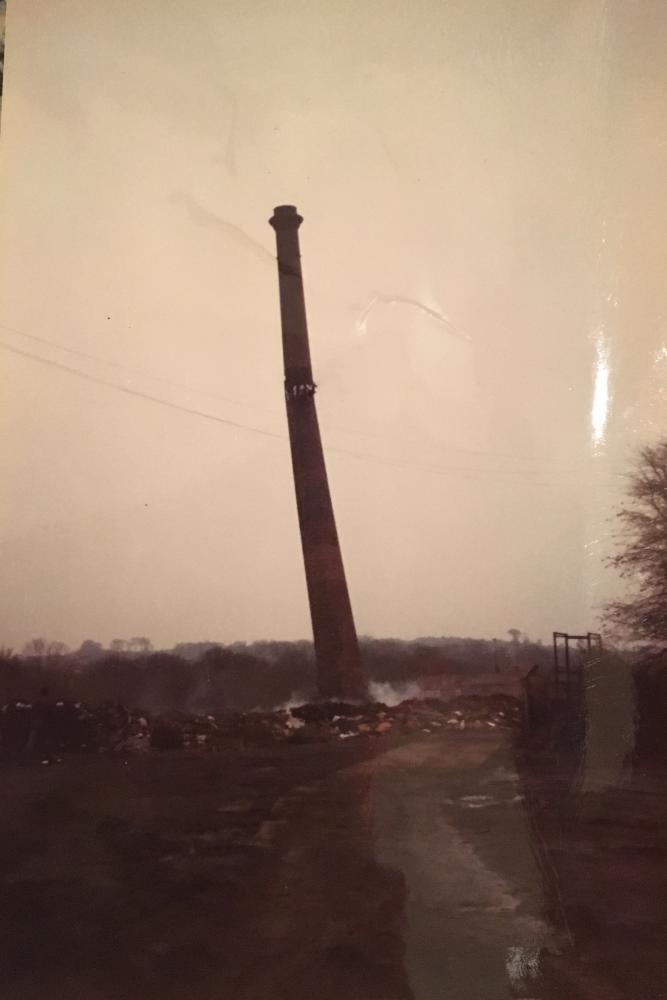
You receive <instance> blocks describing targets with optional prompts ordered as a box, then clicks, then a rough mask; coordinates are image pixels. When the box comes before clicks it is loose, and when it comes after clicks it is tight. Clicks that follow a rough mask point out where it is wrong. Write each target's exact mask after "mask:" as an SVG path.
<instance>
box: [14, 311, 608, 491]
mask: <svg viewBox="0 0 667 1000" xmlns="http://www.w3.org/2000/svg"><path fill="white" fill-rule="evenodd" d="M0 329H2V330H7V331H8V332H10V333H15V334H17V335H18V336H20V337H25V338H26V339H28V340H32V341H34V342H35V343H38V344H44V345H45V346H46V347H50V348H54V349H56V350H58V351H64V352H65V353H67V354H71V355H73V356H74V357H79V358H83V359H84V360H86V361H92V362H93V363H95V364H102V365H106V366H107V367H109V368H114V369H116V370H118V371H124V372H129V373H130V374H132V375H140V376H143V377H145V378H149V379H152V380H154V381H156V382H161V383H163V384H164V385H169V386H172V387H173V388H175V389H179V390H181V391H185V392H187V393H190V392H191V391H192V390H193V389H194V391H196V392H197V394H198V395H201V396H204V397H205V398H207V399H215V400H217V401H219V402H222V403H230V404H232V405H233V406H241V407H245V408H246V409H249V410H256V411H257V412H258V413H266V414H270V415H271V416H273V417H277V416H282V411H278V410H277V409H273V408H269V407H265V406H257V405H256V404H254V403H245V402H243V401H242V400H238V399H233V398H231V397H229V396H222V395H220V394H219V393H211V392H207V391H206V390H204V389H202V388H200V387H198V386H196V385H195V386H191V385H188V384H186V383H184V382H177V381H176V380H174V379H170V378H167V377H166V376H164V375H156V374H154V373H152V372H150V371H148V370H147V369H145V368H135V367H132V366H130V365H125V364H123V363H122V362H119V361H109V360H107V359H106V358H101V357H99V356H98V355H94V354H90V353H88V352H86V351H81V350H78V349H77V348H74V347H69V346H66V345H65V344H59V343H56V342H55V341H53V340H49V339H47V338H46V337H39V336H37V335H36V334H34V333H27V332H26V331H24V330H20V329H18V328H17V327H14V326H9V325H7V324H5V323H0ZM0 346H4V347H5V348H6V349H7V350H12V348H11V347H10V346H9V345H6V344H3V345H0ZM13 350H14V352H15V353H19V354H20V353H21V351H20V350H19V349H17V348H13ZM23 354H24V356H26V357H31V358H33V359H34V360H38V361H41V362H42V363H44V364H46V363H47V361H46V359H44V358H41V357H39V356H37V355H32V354H29V353H28V352H23ZM53 364H54V366H55V367H61V368H62V369H63V370H65V371H71V372H73V373H75V374H76V373H78V374H80V376H81V377H82V378H90V379H91V380H92V381H94V380H95V377H94V376H91V375H88V374H87V373H85V372H80V371H79V369H73V368H70V367H69V366H66V365H60V366H59V365H58V363H57V362H53ZM99 381H100V384H102V385H108V386H110V387H116V388H120V389H122V391H124V392H127V393H130V389H129V388H128V387H122V386H118V385H117V383H112V382H108V381H106V380H102V379H100V380H99ZM134 392H135V394H136V395H138V396H142V395H143V396H144V397H145V398H150V399H151V400H153V401H156V402H162V404H163V405H165V406H172V407H173V408H174V409H178V408H179V407H178V404H176V403H169V402H168V401H165V400H160V399H159V397H153V396H152V395H151V394H150V393H143V394H142V393H141V392H140V390H134ZM181 409H183V410H184V412H186V413H196V414H198V415H203V416H206V414H205V413H204V412H203V411H199V410H195V409H194V408H190V407H181ZM208 418H209V419H212V420H213V419H217V420H220V421H221V422H224V421H223V420H222V418H217V417H214V416H212V415H208ZM228 422H230V423H233V421H228ZM244 426H245V425H244ZM326 427H327V429H328V430H333V431H339V432H340V433H343V434H353V435H356V436H358V437H368V438H373V439H375V440H381V441H389V440H391V441H396V440H403V441H405V442H406V444H409V443H410V442H409V441H408V440H407V439H406V438H400V437H398V438H397V437H396V436H390V435H387V434H380V433H374V432H372V431H363V430H360V429H359V428H354V429H352V428H349V427H342V426H341V425H340V424H326ZM246 429H248V430H251V429H252V428H250V427H247V428H246ZM258 432H259V433H268V432H262V431H258ZM442 447H443V448H444V449H445V450H446V451H450V452H454V453H457V454H462V455H471V456H483V457H485V458H497V459H501V460H507V461H511V462H544V461H545V459H543V458H541V457H540V456H539V455H510V454H507V453H503V452H497V451H487V450H483V449H476V448H462V447H460V446H457V445H449V444H448V445H443V446H442ZM328 450H330V451H331V450H333V449H331V448H329V449H328ZM337 450H339V451H341V452H342V453H344V454H350V455H352V454H353V453H352V452H351V451H349V452H348V451H346V450H345V449H337ZM376 458H379V457H378V456H376ZM474 471H481V472H487V471H488V472H495V471H497V470H492V469H490V470H486V469H481V470H474ZM568 471H573V472H575V473H576V471H577V470H576V469H574V470H568ZM503 472H505V473H509V474H516V475H524V474H526V473H528V474H532V473H531V472H530V470H523V469H517V470H509V469H505V470H503ZM612 474H613V475H617V476H618V475H621V474H620V473H612Z"/></svg>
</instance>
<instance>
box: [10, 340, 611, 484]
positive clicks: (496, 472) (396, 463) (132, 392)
mask: <svg viewBox="0 0 667 1000" xmlns="http://www.w3.org/2000/svg"><path fill="white" fill-rule="evenodd" d="M0 348H1V349H2V350H5V351H9V352H10V353H12V354H15V355H18V356H19V357H22V358H27V359H28V360H30V361H36V362H37V363H39V364H42V365H44V366H46V367H49V368H55V369H56V370H58V371H62V372H66V373H67V374H68V375H74V376H76V377H78V378H81V379H84V380H86V381H88V382H92V383H94V384H95V385H102V386H105V387H106V388H108V389H115V390H116V391H117V392H122V393H124V394H125V395H127V396H136V397H138V398H139V399H143V400H146V401H147V402H150V403H156V404H157V405H159V406H165V407H167V408H168V409H171V410H177V411H179V412H181V413H187V414H189V415H190V416H195V417H201V418H202V419H204V420H211V421H213V422H214V423H219V424H223V425H225V426H227V427H234V428H236V429H237V430H244V431H247V432H248V433H251V434H260V435H262V436H263V437H270V438H275V439H278V440H280V441H287V440H288V436H287V435H286V434H281V433H279V432H277V431H269V430H265V429H264V428H261V427H255V426H253V425H251V424H244V423H241V422H240V421H236V420H229V419H227V418H225V417H219V416H217V415H216V414H213V413H209V412H207V411H206V410H199V409H196V408H195V407H190V406H183V405H181V404H180V403H174V402H171V401H170V400H167V399H163V398H162V397H160V396H154V395H152V394H150V393H146V392H142V391H141V390H140V389H132V388H130V387H129V386H125V385H119V384H118V383H117V382H111V381H109V380H108V379H103V378H100V377H99V376H96V375H91V374H89V373H88V372H83V371H81V370H80V369H78V368H72V367H71V366H70V365H65V364H62V363H61V362H59V361H53V360H51V359H50V358H44V357H41V356H40V355H38V354H33V353H32V352H30V351H23V350H21V349H20V348H18V347H14V346H13V345H12V344H8V343H6V342H5V341H0ZM326 451H327V452H333V453H335V454H339V455H346V456H348V457H350V458H356V459H359V460H370V461H373V462H376V463H377V464H380V465H387V466H393V467H394V468H407V469H410V468H414V469H421V470H422V471H425V472H429V473H431V474H433V475H448V474H450V473H452V472H460V473H465V474H467V475H470V474H473V475H475V474H477V475H479V474H481V475H489V474H490V475H492V476H494V477H500V476H503V475H520V476H524V475H526V472H525V471H522V470H518V469H480V468H474V467H470V466H448V467H439V466H433V465H428V464H426V463H420V462H414V461H411V460H410V459H401V458H391V457H384V456H381V455H374V454H373V453H371V452H360V451H352V450H350V449H348V448H339V447H335V446H332V447H329V448H327V449H326ZM524 483H525V484H526V485H527V484H531V485H536V486H556V487H559V486H567V485H575V483H569V484H568V483H565V482H560V483H555V482H548V481H545V480H535V479H533V480H530V479H529V480H524ZM576 485H582V486H604V487H606V488H615V486H616V484H613V483H609V484H604V483H578V484H576Z"/></svg>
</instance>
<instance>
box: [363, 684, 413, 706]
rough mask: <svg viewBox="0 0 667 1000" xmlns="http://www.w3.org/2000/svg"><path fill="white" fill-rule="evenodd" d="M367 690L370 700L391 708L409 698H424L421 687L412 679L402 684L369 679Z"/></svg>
mask: <svg viewBox="0 0 667 1000" xmlns="http://www.w3.org/2000/svg"><path fill="white" fill-rule="evenodd" d="M368 691H369V694H370V696H371V700H372V701H380V702H382V704H383V705H387V706H389V708H393V707H394V706H395V705H400V704H401V702H402V701H407V700H408V699H409V698H424V697H426V694H425V692H424V690H423V688H422V687H421V686H420V685H419V684H416V683H415V682H414V681H407V682H405V683H404V684H390V683H389V682H388V681H371V683H370V684H369V685H368Z"/></svg>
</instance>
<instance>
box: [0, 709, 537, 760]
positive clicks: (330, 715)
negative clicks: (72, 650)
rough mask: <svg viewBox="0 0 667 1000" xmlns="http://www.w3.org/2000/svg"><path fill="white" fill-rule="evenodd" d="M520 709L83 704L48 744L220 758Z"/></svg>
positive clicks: (15, 741)
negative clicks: (164, 710)
mask: <svg viewBox="0 0 667 1000" xmlns="http://www.w3.org/2000/svg"><path fill="white" fill-rule="evenodd" d="M31 715H32V706H31V705H29V704H27V703H25V702H11V703H9V704H8V705H5V706H4V708H3V709H2V713H1V714H0V740H1V742H2V746H3V749H4V750H5V751H6V752H7V751H8V752H10V753H12V752H13V753H17V752H18V753H20V752H22V751H23V750H25V748H26V747H29V745H30V735H31ZM519 717H520V705H519V702H518V701H517V700H516V699H515V698H512V697H510V696H508V695H502V694H500V695H488V696H482V695H468V696H461V697H458V698H456V699H454V700H453V701H449V702H444V701H441V700H438V699H433V698H427V699H409V700H407V701H403V702H401V703H400V704H398V705H396V706H388V705H384V704H382V703H380V702H367V703H363V704H352V703H347V702H322V703H312V704H305V705H300V706H297V707H292V708H286V709H282V710H278V711H274V712H259V711H257V712H244V713H241V712H226V713H218V714H216V715H192V714H188V713H184V712H173V713H169V714H165V715H156V716H151V714H150V713H148V712H145V711H142V710H138V709H137V710H128V709H126V708H124V707H123V706H120V705H114V704H110V703H107V704H104V705H99V706H96V707H89V706H86V705H84V704H82V703H80V702H77V703H73V702H66V701H59V702H57V703H55V704H54V705H53V708H52V711H51V713H50V722H49V730H50V733H49V743H50V744H51V746H52V748H53V751H54V752H55V753H58V752H60V751H75V750H89V751H96V752H115V753H128V752H135V751H141V750H149V749H151V748H153V749H157V750H176V749H180V748H186V749H201V750H216V749H222V748H224V747H230V746H238V745H255V746H262V745H271V744H274V743H296V744H303V743H316V742H323V741H331V740H349V739H363V738H369V737H381V736H385V735H387V734H389V733H394V734H406V735H407V734H410V733H419V732H423V733H427V734H431V733H435V732H438V731H439V730H440V731H442V730H444V729H454V730H464V729H466V728H476V729H485V728H491V729H493V728H496V727H500V728H502V727H512V726H515V725H516V724H517V723H518V721H519Z"/></svg>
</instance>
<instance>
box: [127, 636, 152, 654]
mask: <svg viewBox="0 0 667 1000" xmlns="http://www.w3.org/2000/svg"><path fill="white" fill-rule="evenodd" d="M129 645H130V649H131V651H132V652H133V653H150V651H151V649H152V648H153V644H152V643H151V641H150V639H147V638H146V636H145V635H135V636H134V638H133V639H130V644H129Z"/></svg>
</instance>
